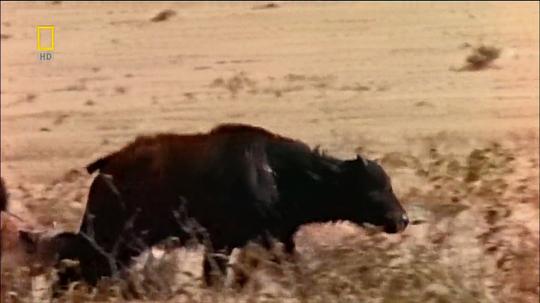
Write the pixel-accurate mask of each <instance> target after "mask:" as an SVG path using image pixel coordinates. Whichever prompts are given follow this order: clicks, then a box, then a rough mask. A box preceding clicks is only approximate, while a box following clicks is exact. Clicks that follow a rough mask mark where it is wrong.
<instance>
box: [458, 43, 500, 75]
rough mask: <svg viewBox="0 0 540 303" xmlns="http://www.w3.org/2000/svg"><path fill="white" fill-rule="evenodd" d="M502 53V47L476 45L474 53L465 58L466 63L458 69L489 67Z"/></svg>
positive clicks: (470, 69)
mask: <svg viewBox="0 0 540 303" xmlns="http://www.w3.org/2000/svg"><path fill="white" fill-rule="evenodd" d="M500 54H501V49H500V48H497V47H494V46H486V45H481V46H479V47H476V48H474V49H473V52H472V54H470V55H469V56H467V58H466V59H465V65H464V66H463V67H461V68H460V69H459V70H458V71H479V70H483V69H486V68H489V67H491V66H492V63H493V62H494V61H495V60H496V59H497V58H499V56H500Z"/></svg>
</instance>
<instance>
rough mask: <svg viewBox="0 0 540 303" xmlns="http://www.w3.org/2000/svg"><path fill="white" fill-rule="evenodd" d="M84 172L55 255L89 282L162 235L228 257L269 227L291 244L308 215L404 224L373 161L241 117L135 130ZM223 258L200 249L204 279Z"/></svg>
mask: <svg viewBox="0 0 540 303" xmlns="http://www.w3.org/2000/svg"><path fill="white" fill-rule="evenodd" d="M87 170H88V172H89V173H93V172H99V174H98V175H97V177H96V178H95V180H94V182H93V183H92V185H91V188H90V193H89V197H88V203H87V206H86V211H85V214H84V218H83V222H82V226H81V228H80V231H79V233H77V234H69V233H65V234H62V235H60V236H59V237H62V238H63V240H65V241H60V242H61V243H64V244H65V245H62V248H61V249H60V258H70V259H76V260H78V261H79V263H80V270H81V274H82V278H84V279H85V280H87V281H88V282H90V283H95V282H96V281H97V279H98V278H99V277H102V276H108V275H111V274H113V273H115V272H117V270H119V269H121V268H123V267H125V266H127V265H128V264H129V263H130V261H131V260H132V258H133V257H134V256H137V255H138V254H140V253H141V251H142V250H143V249H144V248H147V247H149V246H152V245H154V244H157V243H159V242H161V241H163V240H164V239H167V238H170V237H176V238H177V239H179V242H180V243H183V242H184V241H186V240H187V239H188V237H191V236H192V235H193V233H198V232H199V231H200V230H203V231H204V233H201V234H202V235H203V236H204V235H206V239H207V240H208V241H206V242H205V243H206V246H207V252H213V251H220V252H222V253H223V255H225V256H227V255H229V254H230V252H231V250H232V249H233V248H236V247H242V246H243V245H245V244H246V243H247V242H248V241H250V240H254V239H261V237H262V239H266V238H267V237H268V235H270V236H273V237H275V238H276V239H278V240H279V241H282V242H283V243H284V247H285V250H286V251H287V252H293V251H294V240H293V235H294V234H295V232H296V231H297V230H298V228H299V227H300V226H301V225H303V224H306V223H311V222H328V221H336V220H348V221H351V222H354V223H357V224H362V223H370V224H373V225H377V226H381V227H384V230H385V231H386V232H388V233H396V232H400V231H402V230H404V229H405V227H406V226H407V224H408V218H407V215H406V212H405V210H404V209H403V208H402V206H401V205H400V203H399V201H398V199H397V198H396V196H395V195H394V193H393V192H392V186H391V184H390V179H389V177H388V176H387V174H386V173H385V172H384V170H383V169H382V168H381V166H379V165H378V164H377V163H375V162H373V161H370V160H365V159H363V158H362V157H360V156H358V157H356V158H354V159H351V160H339V159H336V158H333V157H330V156H327V155H324V154H322V153H320V152H319V151H318V150H313V149H311V148H309V147H308V146H307V145H306V144H304V143H302V142H300V141H296V140H292V139H289V138H286V137H282V136H279V135H276V134H273V133H271V132H269V131H267V130H265V129H262V128H258V127H252V126H248V125H240V124H225V125H220V126H218V127H216V128H214V129H213V130H212V131H210V132H209V133H206V134H188V135H177V134H160V135H156V136H145V137H139V138H137V139H136V140H135V141H134V142H133V143H131V144H128V145H127V146H126V147H124V148H122V149H121V150H119V151H117V152H114V153H112V154H110V155H107V156H105V157H103V158H101V159H99V160H97V161H95V162H93V163H92V164H90V165H89V166H88V167H87ZM193 222H196V223H197V224H192V223H193ZM194 226H198V227H200V228H198V229H197V228H195V227H194ZM197 230H199V231H197ZM203 236H201V237H202V238H201V239H203V240H204V237H203ZM263 242H266V241H263ZM226 263H227V260H226V259H224V258H217V257H215V254H212V253H206V254H205V258H204V264H203V268H204V277H205V279H206V281H207V282H209V283H210V282H211V277H213V275H211V273H212V271H211V268H212V266H211V264H217V266H218V268H219V269H220V270H222V271H224V269H225V266H226Z"/></svg>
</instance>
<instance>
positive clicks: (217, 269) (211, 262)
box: [203, 249, 231, 286]
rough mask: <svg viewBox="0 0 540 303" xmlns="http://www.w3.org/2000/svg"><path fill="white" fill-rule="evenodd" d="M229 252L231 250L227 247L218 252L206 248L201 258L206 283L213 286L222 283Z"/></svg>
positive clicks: (225, 274)
mask: <svg viewBox="0 0 540 303" xmlns="http://www.w3.org/2000/svg"><path fill="white" fill-rule="evenodd" d="M230 254H231V251H230V250H229V249H222V250H221V253H219V254H216V253H214V252H213V251H212V250H209V249H206V251H205V253H204V258H203V278H204V282H205V283H206V285H208V286H215V285H219V284H222V285H223V284H224V283H223V282H224V280H225V279H224V278H225V277H226V276H227V264H228V263H229V256H230Z"/></svg>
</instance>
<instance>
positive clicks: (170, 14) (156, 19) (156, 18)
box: [150, 9, 176, 22]
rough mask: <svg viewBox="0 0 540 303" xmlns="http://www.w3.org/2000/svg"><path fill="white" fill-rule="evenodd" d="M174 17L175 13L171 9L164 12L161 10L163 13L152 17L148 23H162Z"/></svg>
mask: <svg viewBox="0 0 540 303" xmlns="http://www.w3.org/2000/svg"><path fill="white" fill-rule="evenodd" d="M175 15H176V12H175V11H173V10H171V9H166V10H163V11H161V12H159V13H158V14H157V15H155V16H154V17H152V19H150V21H152V22H162V21H166V20H169V19H170V18H172V17H174V16H175Z"/></svg>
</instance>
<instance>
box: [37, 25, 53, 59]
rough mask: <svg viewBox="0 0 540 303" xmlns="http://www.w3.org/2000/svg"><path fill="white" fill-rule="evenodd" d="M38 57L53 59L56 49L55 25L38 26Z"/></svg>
mask: <svg viewBox="0 0 540 303" xmlns="http://www.w3.org/2000/svg"><path fill="white" fill-rule="evenodd" d="M36 35H37V39H36V40H37V50H38V52H39V53H38V59H39V60H40V61H51V60H52V58H53V53H52V52H53V51H54V25H38V26H37V27H36Z"/></svg>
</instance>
